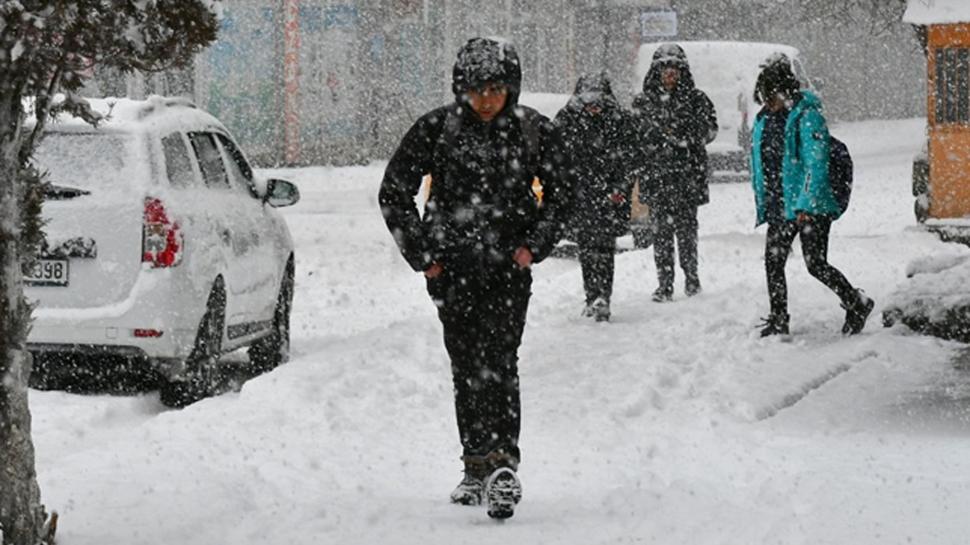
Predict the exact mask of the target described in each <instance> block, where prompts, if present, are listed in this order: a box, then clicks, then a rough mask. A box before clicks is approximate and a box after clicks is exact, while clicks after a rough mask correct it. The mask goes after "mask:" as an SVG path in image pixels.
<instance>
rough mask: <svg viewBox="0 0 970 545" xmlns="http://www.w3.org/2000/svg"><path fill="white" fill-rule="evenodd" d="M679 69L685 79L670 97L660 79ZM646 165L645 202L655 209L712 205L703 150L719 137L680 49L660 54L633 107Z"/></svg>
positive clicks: (711, 106)
mask: <svg viewBox="0 0 970 545" xmlns="http://www.w3.org/2000/svg"><path fill="white" fill-rule="evenodd" d="M671 64H672V65H675V66H677V67H678V68H679V69H680V72H681V75H680V80H679V81H678V84H677V86H676V87H675V88H674V90H673V92H670V93H668V91H667V89H666V88H664V86H663V84H662V83H661V79H660V74H661V71H662V69H663V68H664V67H665V66H668V65H671ZM633 113H634V116H635V122H636V125H637V134H638V138H639V143H638V146H639V153H640V157H639V159H638V161H639V162H640V163H642V165H643V168H642V170H641V183H640V195H641V200H642V201H643V202H646V203H647V204H650V205H651V206H662V207H680V206H698V205H702V204H706V203H707V202H708V201H709V193H708V186H707V184H708V165H707V150H706V148H705V146H706V145H707V144H708V143H710V142H712V141H713V140H714V138H715V137H716V136H717V115H716V113H715V110H714V104H713V103H712V102H711V99H710V98H708V96H707V95H706V94H705V93H704V92H703V91H701V90H700V89H697V87H696V86H695V84H694V77H693V75H692V74H691V72H690V66H689V65H688V63H687V56H686V54H685V53H684V51H683V50H682V49H681V48H680V47H679V46H676V45H665V46H661V47H660V48H658V49H657V52H656V53H655V54H654V59H653V62H652V64H651V65H650V70H649V71H648V72H647V75H646V77H645V78H644V79H643V92H642V93H641V94H639V95H637V97H636V98H635V99H634V101H633Z"/></svg>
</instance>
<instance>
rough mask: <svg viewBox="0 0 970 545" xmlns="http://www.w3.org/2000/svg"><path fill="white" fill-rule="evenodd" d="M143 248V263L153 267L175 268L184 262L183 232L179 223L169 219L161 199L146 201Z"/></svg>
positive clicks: (151, 198)
mask: <svg viewBox="0 0 970 545" xmlns="http://www.w3.org/2000/svg"><path fill="white" fill-rule="evenodd" d="M141 247H142V257H141V261H142V263H151V264H152V267H174V266H175V265H178V264H179V263H180V262H181V261H182V248H183V245H182V231H181V230H180V229H179V224H178V222H173V221H172V220H171V219H169V217H168V214H167V213H166V212H165V205H164V204H163V203H162V201H161V200H160V199H156V198H153V197H148V198H146V199H145V219H144V222H143V224H142V239H141Z"/></svg>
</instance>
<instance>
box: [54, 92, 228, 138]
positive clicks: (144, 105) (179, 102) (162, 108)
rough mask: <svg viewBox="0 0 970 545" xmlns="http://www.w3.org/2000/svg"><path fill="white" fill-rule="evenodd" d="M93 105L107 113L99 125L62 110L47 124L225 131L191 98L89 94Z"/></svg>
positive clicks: (75, 127) (64, 128)
mask: <svg viewBox="0 0 970 545" xmlns="http://www.w3.org/2000/svg"><path fill="white" fill-rule="evenodd" d="M86 100H87V101H88V103H89V104H90V105H91V109H92V110H94V111H95V112H97V113H99V114H101V115H103V116H105V118H104V120H103V121H101V123H99V124H98V127H97V129H95V128H94V127H92V126H91V125H90V124H88V123H87V122H86V121H84V120H83V119H81V118H79V117H75V116H73V115H71V114H68V113H62V114H60V115H58V116H57V118H56V119H55V120H53V121H51V122H50V123H48V125H47V130H49V131H93V130H108V131H118V132H143V131H158V132H163V133H167V132H174V131H176V130H199V129H200V128H201V127H212V128H218V129H221V130H223V131H225V130H226V129H225V127H223V125H222V123H220V122H219V121H218V120H217V119H216V118H215V117H213V116H212V115H210V114H208V113H206V112H205V111H203V110H200V109H199V108H196V107H195V105H194V104H193V103H192V102H191V101H190V100H188V99H185V98H181V97H162V96H157V95H153V96H150V97H148V98H147V99H145V100H133V99H130V98H89V99H86Z"/></svg>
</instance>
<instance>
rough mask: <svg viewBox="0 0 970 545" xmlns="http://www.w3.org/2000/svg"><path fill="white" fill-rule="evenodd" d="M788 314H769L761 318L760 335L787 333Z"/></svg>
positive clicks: (768, 335)
mask: <svg viewBox="0 0 970 545" xmlns="http://www.w3.org/2000/svg"><path fill="white" fill-rule="evenodd" d="M789 318H790V316H788V314H787V313H786V314H769V315H768V317H767V318H762V319H761V320H762V322H761V324H759V327H761V336H762V337H770V336H771V335H788V320H789Z"/></svg>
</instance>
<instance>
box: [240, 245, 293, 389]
mask: <svg viewBox="0 0 970 545" xmlns="http://www.w3.org/2000/svg"><path fill="white" fill-rule="evenodd" d="M293 272H294V271H293V262H292V261H291V262H290V263H289V264H288V265H287V267H286V273H285V274H284V275H283V282H282V283H281V284H280V292H279V295H278V296H277V298H276V311H275V312H274V313H273V327H272V330H271V332H270V334H269V335H267V336H265V337H263V338H262V339H259V340H258V341H256V342H255V343H253V345H252V346H250V347H249V364H250V367H251V369H252V370H253V371H255V372H259V373H262V372H265V371H269V370H271V369H274V368H276V367H278V366H280V365H282V364H284V363H286V362H287V361H289V359H290V311H291V309H292V308H293V284H294V280H293V277H294V274H293Z"/></svg>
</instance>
